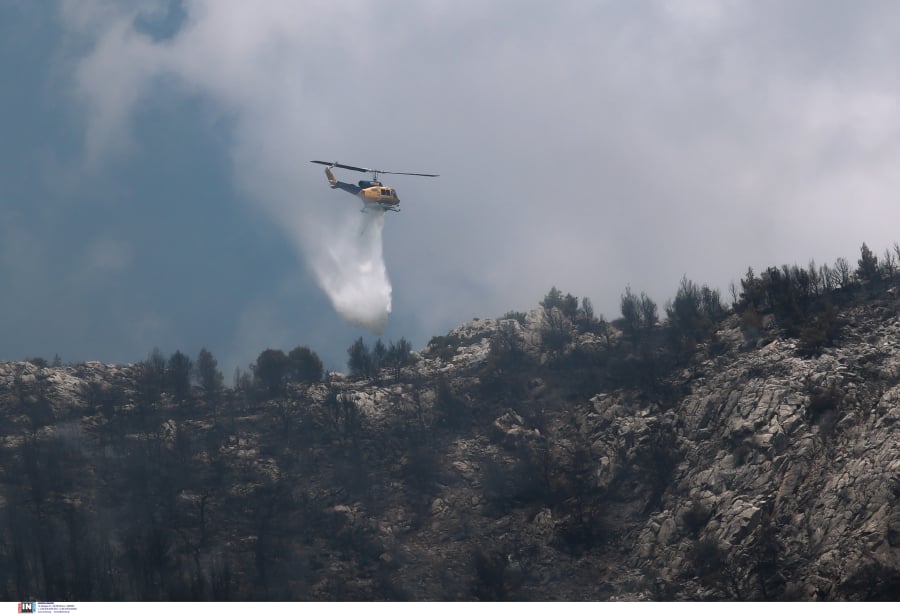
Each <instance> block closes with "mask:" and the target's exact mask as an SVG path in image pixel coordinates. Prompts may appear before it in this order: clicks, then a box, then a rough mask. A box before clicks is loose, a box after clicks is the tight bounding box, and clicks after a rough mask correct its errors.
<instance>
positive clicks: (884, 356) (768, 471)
mask: <svg viewBox="0 0 900 614" xmlns="http://www.w3.org/2000/svg"><path fill="white" fill-rule="evenodd" d="M832 299H833V300H832V301H831V302H829V304H828V306H827V309H826V308H825V307H822V308H821V310H809V311H808V312H807V315H809V314H812V315H809V321H813V322H818V323H823V324H822V326H823V327H824V328H823V329H822V330H825V332H826V333H827V334H825V336H824V337H821V336H820V337H816V336H815V335H813V333H812V332H810V330H811V329H810V327H809V326H807V327H806V328H803V327H802V326H801V327H799V328H798V327H797V326H796V324H797V322H796V321H795V320H791V319H790V318H787V317H785V316H784V313H783V312H781V311H779V305H778V304H777V303H772V304H771V305H769V306H768V307H766V306H765V305H763V304H760V305H759V308H758V309H752V310H751V309H750V308H747V309H746V310H745V311H744V312H743V313H742V314H735V313H730V314H724V313H723V314H722V315H721V317H719V318H717V319H715V321H714V322H712V323H711V325H712V327H711V328H709V329H708V330H705V329H704V333H703V335H698V336H697V337H692V338H690V339H688V340H687V341H689V343H688V342H685V339H683V338H679V339H677V340H676V341H675V342H672V341H671V339H672V338H673V337H672V335H671V334H670V332H671V331H670V330H667V328H666V327H663V326H660V325H658V324H656V325H653V326H649V327H648V328H647V329H646V330H644V331H641V332H640V335H639V334H638V331H636V330H632V331H630V332H622V331H623V330H627V326H625V325H624V324H623V323H621V322H619V323H616V326H607V327H603V328H602V329H601V328H597V327H593V326H588V327H586V330H583V329H582V328H584V327H579V326H578V324H577V323H576V322H574V321H573V320H571V319H567V317H568V316H566V315H565V314H563V313H562V312H560V310H557V309H556V308H555V307H552V308H550V309H544V308H543V307H538V308H536V309H535V310H533V311H531V312H530V313H529V314H527V316H524V317H523V315H522V314H519V315H517V316H516V317H511V318H510V319H500V320H498V319H479V320H476V321H473V322H469V323H467V324H464V325H463V326H460V327H459V328H457V329H455V330H453V331H450V332H449V333H448V334H447V335H445V336H443V337H437V338H435V339H433V340H432V342H431V343H430V344H429V345H428V346H427V347H425V348H423V349H422V350H421V351H420V352H416V353H413V358H414V360H413V361H412V362H411V364H409V365H406V366H402V367H399V368H396V369H383V370H381V371H380V372H378V374H377V376H376V377H373V378H369V377H356V378H351V377H349V376H346V375H341V374H330V375H329V376H328V377H327V379H326V381H324V382H320V383H313V384H302V385H300V384H293V383H292V384H287V385H286V386H285V387H284V388H283V389H282V390H279V391H276V392H275V393H273V394H268V393H264V392H263V391H260V390H255V389H251V388H242V389H228V388H226V389H222V390H221V391H218V392H216V393H215V394H212V393H208V392H206V391H204V390H202V389H200V388H198V387H195V388H193V389H192V390H190V391H187V392H186V393H175V392H173V391H172V390H168V389H167V388H166V386H164V385H161V384H159V385H152V384H153V382H151V381H149V380H148V379H147V377H146V373H145V370H144V365H141V364H138V365H118V366H117V365H104V364H100V363H86V364H79V365H68V366H58V367H51V366H37V365H35V364H32V363H27V362H21V363H0V436H2V440H0V441H2V445H0V455H2V462H0V521H2V525H0V597H2V599H3V600H6V601H21V600H27V599H41V600H44V599H52V600H79V601H81V600H117V599H137V600H153V599H165V600H191V599H215V600H227V599H240V600H257V599H278V600H327V599H341V600H375V599H389V600H398V599H412V600H474V599H478V600H502V599H515V600H531V599H535V600H703V599H742V600H743V599H766V600H776V599H801V600H845V599H846V600H859V599H869V600H875V599H889V600H897V599H900V437H898V432H900V427H898V421H900V315H898V314H900V297H898V285H897V284H896V283H893V282H891V283H885V284H884V285H883V286H881V287H879V288H877V289H875V288H874V287H871V286H870V287H868V288H865V287H864V288H862V289H859V288H857V290H856V291H854V292H844V293H842V294H841V293H838V292H835V293H834V295H833V296H832ZM817 309H818V308H817ZM748 313H750V314H752V317H749V316H748V315H747V314H748ZM826 324H827V326H826ZM792 326H793V327H794V328H795V329H796V330H794V331H793V332H792V331H791V330H789V329H790V328H791V327H792ZM559 331H563V332H564V333H565V334H564V335H562V336H561V337H558V336H554V334H553V333H554V332H559ZM798 331H799V332H798ZM813 332H815V331H813ZM823 334H824V333H823ZM810 339H813V340H814V341H815V342H811V341H810ZM666 348H670V349H666ZM671 348H675V349H671ZM157 384H158V383H157Z"/></svg>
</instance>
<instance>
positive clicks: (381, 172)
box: [374, 171, 440, 177]
mask: <svg viewBox="0 0 900 614" xmlns="http://www.w3.org/2000/svg"><path fill="white" fill-rule="evenodd" d="M374 172H376V173H379V174H381V175H415V176H417V177H440V175H431V174H429V173H400V172H398V171H374Z"/></svg>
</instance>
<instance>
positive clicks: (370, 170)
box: [310, 160, 440, 177]
mask: <svg viewBox="0 0 900 614" xmlns="http://www.w3.org/2000/svg"><path fill="white" fill-rule="evenodd" d="M310 162H312V163H313V164H324V165H325V166H328V167H332V166H333V167H337V168H346V169H347V170H350V171H358V172H360V173H375V174H377V175H416V176H417V177H440V175H431V174H429V173H401V172H398V171H379V170H377V169H374V168H362V167H361V166H349V165H347V164H338V163H337V162H324V161H322V160H310Z"/></svg>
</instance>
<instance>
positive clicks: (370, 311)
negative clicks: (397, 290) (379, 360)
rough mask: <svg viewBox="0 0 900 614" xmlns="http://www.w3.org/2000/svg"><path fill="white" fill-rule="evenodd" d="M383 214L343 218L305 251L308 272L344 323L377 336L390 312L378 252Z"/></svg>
mask: <svg viewBox="0 0 900 614" xmlns="http://www.w3.org/2000/svg"><path fill="white" fill-rule="evenodd" d="M383 229H384V212H381V211H370V212H367V213H366V214H364V215H358V214H357V215H353V216H349V217H345V218H344V219H343V220H341V223H340V224H338V225H336V226H333V227H331V228H328V229H326V230H325V233H326V234H325V236H321V237H320V240H319V241H316V243H318V249H315V250H309V253H308V255H309V258H310V261H311V263H312V270H313V272H314V273H315V276H316V280H317V281H318V283H319V285H320V286H321V287H322V289H323V290H324V291H325V293H326V294H327V295H328V298H329V299H331V304H332V305H334V308H335V309H336V310H337V312H338V313H340V314H341V316H343V318H344V319H345V320H347V321H348V322H350V323H351V324H354V325H357V326H364V327H365V328H367V329H368V330H369V331H370V332H371V333H372V334H375V335H380V334H381V333H382V331H383V330H384V326H385V324H387V319H388V314H390V312H391V282H390V280H389V279H388V275H387V267H386V266H385V264H384V256H383V253H382V231H383Z"/></svg>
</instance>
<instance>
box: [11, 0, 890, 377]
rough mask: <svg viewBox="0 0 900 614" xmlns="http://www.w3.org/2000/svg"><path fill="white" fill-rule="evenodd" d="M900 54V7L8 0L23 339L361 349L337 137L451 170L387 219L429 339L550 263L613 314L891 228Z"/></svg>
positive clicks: (421, 165) (413, 318)
mask: <svg viewBox="0 0 900 614" xmlns="http://www.w3.org/2000/svg"><path fill="white" fill-rule="evenodd" d="M898 57H900V5H898V4H897V3H896V2H891V1H885V2H875V1H863V2H852V3H851V2H838V1H833V2H830V1H825V0H816V1H801V0H796V1H792V2H783V1H780V0H778V1H771V2H768V1H763V0H754V1H752V2H750V1H746V2H732V1H728V0H721V1H718V2H716V1H705V0H697V1H691V0H677V1H672V2H664V1H659V2H652V1H631V0H630V1H628V2H624V1H615V2H600V1H598V2H586V1H583V0H575V1H571V2H566V1H553V2H549V1H547V2H524V1H519V0H516V1H512V0H510V1H506V2H500V1H498V2H484V1H482V0H478V1H475V0H473V1H465V0H463V1H460V0H452V1H451V0H447V1H440V0H430V1H429V2H416V1H412V0H410V1H399V0H397V1H384V2H374V1H373V2H362V1H341V0H328V1H321V2H316V1H304V2H299V1H293V0H285V1H276V0H262V1H260V2H245V1H244V0H233V1H230V0H183V1H177V0H158V1H156V0H152V1H151V0H146V1H134V2H118V1H112V0H110V1H103V0H79V1H78V2H75V1H72V2H59V3H54V2H49V1H48V2H29V1H27V0H21V1H16V0H5V1H3V2H0V84H2V85H0V135H2V138H0V288H2V294H0V359H22V358H25V357H31V356H44V357H46V358H48V359H49V358H52V357H53V355H54V354H59V355H60V356H61V357H62V359H63V360H65V361H81V360H90V359H96V360H103V361H107V362H124V361H135V360H141V359H143V358H145V357H146V356H147V354H148V352H149V351H150V350H151V349H152V348H153V347H159V348H160V349H161V350H162V351H163V352H165V353H167V354H168V353H171V352H173V351H175V350H176V349H180V350H182V351H185V352H188V353H190V354H192V355H196V352H197V351H198V350H199V349H200V347H202V346H206V347H208V348H209V349H210V350H212V352H213V354H214V355H216V356H217V357H218V358H219V361H220V364H221V365H222V366H223V367H225V369H226V370H231V369H233V368H234V366H236V365H239V366H241V367H246V365H247V364H248V363H249V362H251V361H252V360H254V359H255V357H256V356H257V355H258V354H259V352H260V351H262V350H263V349H265V348H267V347H278V348H282V349H285V350H289V349H291V348H293V347H294V346H296V345H307V346H309V347H311V348H312V349H314V350H315V351H316V352H318V353H319V354H320V355H321V356H322V357H323V359H324V360H325V362H326V366H328V367H332V368H338V369H343V368H344V367H345V362H346V348H347V347H348V346H349V345H350V343H351V342H352V341H353V340H354V339H355V338H356V337H358V336H360V335H363V336H364V337H365V338H366V339H367V340H370V341H371V340H372V339H373V337H372V336H371V334H370V333H369V332H367V331H366V330H365V329H361V328H358V327H356V326H354V325H352V324H349V323H347V322H346V321H345V320H344V319H343V318H342V317H341V316H340V315H339V314H337V313H336V311H335V309H334V308H333V305H332V302H331V300H330V298H329V296H328V295H327V294H326V293H325V291H324V290H323V289H322V284H321V283H319V282H320V279H319V278H318V277H317V275H316V273H315V270H316V267H315V266H314V263H315V262H316V259H317V258H318V257H319V256H320V255H321V254H322V253H323V252H327V251H328V245H329V243H328V242H329V241H330V240H331V239H330V237H332V236H333V232H334V230H333V229H334V228H337V227H343V226H346V225H347V223H348V219H349V218H347V215H350V214H352V215H355V216H359V215H361V214H359V213H358V209H359V206H358V202H357V201H355V200H354V199H353V197H352V196H350V195H348V194H346V193H343V192H340V191H332V190H329V189H328V187H327V184H326V183H325V178H324V174H323V172H322V171H323V168H322V167H321V166H316V165H312V164H309V163H308V161H309V160H311V159H325V160H339V161H341V162H343V163H345V164H351V165H358V166H368V167H376V168H384V169H390V170H400V171H413V172H424V173H440V175H441V176H440V177H439V178H437V179H423V178H415V177H392V178H391V181H390V184H391V185H392V186H393V187H395V188H396V189H397V191H398V193H399V195H400V198H401V200H402V204H401V207H402V209H403V211H402V212H401V213H390V214H388V216H387V218H386V219H385V225H384V230H383V239H384V248H383V251H384V262H385V265H386V269H387V275H388V276H389V278H390V281H391V283H392V296H391V303H392V312H391V314H390V318H389V320H388V324H387V327H386V328H385V330H384V333H383V335H384V338H385V339H399V338H400V337H401V336H405V337H406V338H407V339H409V340H410V341H411V342H412V343H413V346H414V347H416V348H420V347H422V346H424V344H425V343H427V341H428V340H429V339H430V338H431V336H433V335H438V334H444V333H446V332H447V331H448V330H449V329H450V328H452V327H453V326H456V325H458V324H460V323H462V322H465V321H467V320H469V319H471V318H473V317H490V316H497V315H500V314H502V313H504V312H506V311H508V310H520V311H525V310H528V309H530V308H532V307H534V306H535V305H536V304H537V303H538V302H539V301H540V299H541V298H542V297H543V295H544V294H545V293H546V292H547V290H548V289H549V288H550V286H552V285H556V286H557V287H559V288H561V289H562V290H563V291H566V292H571V293H572V294H575V295H577V296H579V297H580V296H587V297H590V298H591V300H592V301H593V303H594V306H595V310H596V311H597V312H598V313H604V314H605V315H606V316H607V317H608V318H615V317H617V316H618V315H619V313H618V304H619V297H620V295H621V294H622V292H623V291H624V288H625V287H626V285H630V286H631V288H632V289H633V290H635V291H645V292H647V293H648V294H649V295H650V296H651V297H653V298H654V299H655V300H656V301H657V302H658V303H659V304H660V306H662V304H663V303H664V302H665V301H666V299H668V298H671V297H672V296H673V295H674V293H675V290H676V288H677V286H678V282H679V280H680V278H681V277H682V275H687V276H688V277H689V278H690V279H692V280H694V281H696V282H698V283H707V284H709V285H711V286H714V287H718V288H720V289H721V290H722V291H723V294H726V295H727V287H728V284H729V282H731V281H737V280H739V279H740V277H741V276H742V275H743V273H744V271H746V269H747V267H748V266H753V267H754V268H755V269H757V270H759V269H761V268H764V267H766V266H769V265H780V264H784V263H788V264H793V263H800V264H806V263H807V262H808V261H809V260H810V259H815V260H816V262H818V263H832V262H833V261H834V259H835V258H837V257H839V256H843V257H846V258H848V259H849V260H850V261H851V262H855V260H856V258H857V257H858V253H859V246H860V244H861V243H862V242H863V241H865V242H867V243H868V245H869V246H870V247H872V248H873V249H874V250H875V251H876V253H879V254H880V253H881V252H883V251H884V249H885V248H888V247H891V246H892V245H893V244H894V242H895V241H898V240H900V206H898V196H900V172H898V169H900V108H898V101H900V69H898V68H897V58H898ZM339 178H341V179H344V180H346V181H356V180H358V179H361V178H364V177H362V176H359V175H356V174H354V173H350V172H347V171H344V172H342V173H339ZM228 375H230V373H228Z"/></svg>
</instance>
